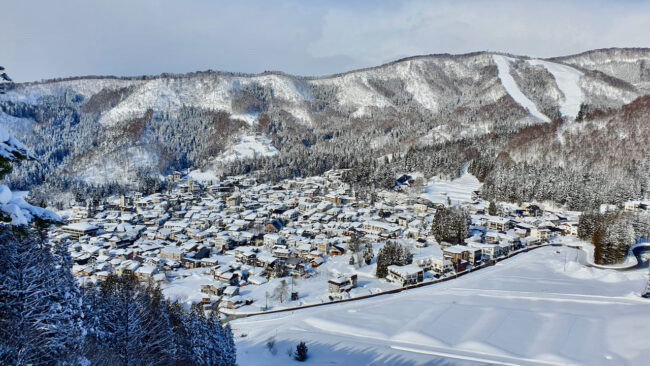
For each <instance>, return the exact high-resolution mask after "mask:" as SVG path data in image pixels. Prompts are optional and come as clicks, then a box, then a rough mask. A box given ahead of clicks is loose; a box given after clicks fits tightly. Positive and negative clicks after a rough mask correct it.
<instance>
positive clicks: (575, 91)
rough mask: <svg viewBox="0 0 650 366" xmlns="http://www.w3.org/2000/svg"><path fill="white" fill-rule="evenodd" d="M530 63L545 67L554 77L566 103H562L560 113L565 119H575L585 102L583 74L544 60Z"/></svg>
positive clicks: (571, 68)
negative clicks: (581, 80)
mask: <svg viewBox="0 0 650 366" xmlns="http://www.w3.org/2000/svg"><path fill="white" fill-rule="evenodd" d="M528 62H529V63H530V64H531V65H539V66H544V68H546V70H548V72H550V73H551V74H552V75H553V77H554V78H555V82H556V84H557V87H558V88H559V89H560V91H561V92H562V94H564V101H562V102H560V113H562V115H563V116H565V117H569V118H571V119H575V118H576V116H577V115H578V112H580V105H581V104H582V101H583V100H584V95H583V93H582V89H580V84H579V82H580V77H581V76H582V73H581V72H580V71H578V70H576V69H574V68H573V67H570V66H566V65H561V64H556V63H554V62H548V61H542V60H530V61H528Z"/></svg>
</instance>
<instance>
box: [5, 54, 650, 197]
mask: <svg viewBox="0 0 650 366" xmlns="http://www.w3.org/2000/svg"><path fill="white" fill-rule="evenodd" d="M649 62H650V50H647V49H622V50H621V49H615V50H596V51H592V52H590V53H586V54H581V55H576V56H567V57H562V58H556V59H549V60H533V59H530V58H528V57H525V56H512V55H501V54H491V53H486V52H480V53H472V54H465V55H431V56H418V57H412V58H407V59H403V60H399V61H395V62H393V63H390V64H386V65H382V66H378V67H375V68H371V69H364V70H357V71H352V72H349V73H344V74H338V75H332V76H326V77H318V78H309V77H297V76H291V75H286V74H282V73H272V72H268V73H264V74H261V75H245V74H232V73H223V72H213V71H207V72H197V73H192V74H185V75H168V74H163V75H160V76H155V77H140V78H115V77H80V78H72V79H62V80H51V81H44V82H39V83H26V84H15V85H14V86H13V88H11V89H10V90H9V91H8V92H7V94H6V95H3V96H2V97H0V125H2V126H3V127H5V128H6V129H8V130H9V131H10V132H12V133H13V134H14V135H15V136H17V137H18V138H19V139H21V140H22V141H23V142H25V144H26V145H27V146H28V147H30V148H31V149H32V150H33V151H34V153H35V154H36V155H37V156H39V157H41V158H40V159H39V160H37V161H32V162H27V163H25V164H23V165H22V166H20V167H19V168H16V169H15V170H14V172H12V174H11V175H10V176H9V177H8V178H7V180H8V181H9V183H10V184H11V185H12V186H13V187H14V188H17V189H22V188H25V187H35V188H32V192H33V193H32V195H33V197H34V199H38V200H41V199H44V200H53V199H55V200H56V197H57V196H56V195H53V194H52V192H69V191H74V192H77V193H78V194H77V195H78V196H88V195H89V194H90V193H92V194H94V195H97V196H101V195H104V194H107V193H111V192H118V191H120V190H122V189H125V188H124V187H127V186H131V187H136V186H137V185H138V182H139V181H142V180H144V179H151V178H156V179H157V177H159V175H160V174H167V173H169V172H170V171H171V170H173V169H185V168H191V169H207V170H213V171H215V172H216V174H217V175H220V174H227V173H244V172H250V171H256V172H257V173H258V174H259V175H260V176H261V177H262V178H265V179H268V180H276V179H280V178H286V177H292V176H299V175H301V176H305V175H312V174H318V173H321V172H323V171H325V170H327V169H331V168H354V170H353V172H352V173H351V174H350V176H349V177H348V179H349V180H350V181H351V182H353V183H357V185H358V186H359V187H362V188H366V190H367V189H368V188H372V187H373V186H390V185H391V184H392V181H393V175H394V174H396V173H400V172H404V171H415V170H419V171H422V172H424V173H425V174H426V175H427V176H430V175H442V176H448V177H451V176H454V175H456V174H458V172H459V169H460V167H461V166H463V165H465V164H469V169H470V171H471V172H473V173H474V174H476V175H477V176H478V177H479V178H480V179H481V180H482V181H484V182H485V185H484V192H483V194H484V196H485V197H486V198H490V199H502V200H509V201H519V200H531V199H537V200H553V201H557V202H559V203H562V204H567V205H568V206H569V207H571V208H587V207H591V206H594V205H597V204H599V203H601V202H612V203H616V202H620V201H622V200H625V199H628V198H636V197H639V196H641V195H643V194H644V193H645V192H646V186H647V185H648V166H650V163H649V161H650V158H649V155H648V148H647V146H648V143H647V142H648V134H649V133H650V132H649V131H648V130H649V129H648V128H647V123H648V104H649V102H648V99H647V98H648V97H645V96H644V95H645V94H646V92H647V90H648V88H647V86H648V85H649V84H648V83H649V82H650V72H648V64H649ZM259 134H263V135H266V136H268V137H269V138H270V141H271V144H272V146H273V147H274V148H275V149H277V151H278V153H277V154H263V153H260V154H256V155H257V156H253V158H245V159H244V158H240V159H223V158H222V156H223V155H222V153H223V152H224V151H225V150H227V149H231V150H232V148H233V146H236V144H237V143H238V141H240V139H241V138H242V137H246V136H253V135H259ZM273 151H275V150H273ZM363 190H364V189H361V191H362V193H363ZM46 193H47V194H46Z"/></svg>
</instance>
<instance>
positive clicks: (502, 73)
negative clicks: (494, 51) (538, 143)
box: [492, 55, 551, 122]
mask: <svg viewBox="0 0 650 366" xmlns="http://www.w3.org/2000/svg"><path fill="white" fill-rule="evenodd" d="M492 58H493V59H494V62H495V63H496V64H497V69H498V71H499V79H501V84H502V85H503V87H504V88H505V89H506V91H507V92H508V94H510V96H511V97H512V99H514V100H515V102H517V103H519V105H521V106H522V107H524V108H526V109H527V110H528V113H530V114H531V115H533V116H535V117H537V118H539V119H541V120H542V121H545V122H551V119H550V118H548V117H547V116H546V115H545V114H543V113H542V112H540V111H539V110H538V109H537V106H536V105H535V103H533V101H532V100H530V99H528V97H526V96H525V95H524V93H522V92H521V90H519V86H517V83H516V82H515V79H514V78H513V77H512V75H510V61H511V60H512V59H511V58H510V57H506V56H501V55H492Z"/></svg>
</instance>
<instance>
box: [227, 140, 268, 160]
mask: <svg viewBox="0 0 650 366" xmlns="http://www.w3.org/2000/svg"><path fill="white" fill-rule="evenodd" d="M277 153H278V149H276V148H275V147H274V146H273V144H272V142H271V140H270V139H269V138H268V137H266V136H264V135H260V134H246V135H243V136H241V137H239V138H238V139H237V142H236V143H235V144H233V145H232V146H230V147H229V148H228V149H227V150H226V151H224V152H223V154H221V156H220V157H219V159H220V160H223V161H229V160H235V159H246V158H249V159H250V158H255V157H261V156H273V155H275V154H277Z"/></svg>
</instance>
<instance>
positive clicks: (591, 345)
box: [231, 247, 650, 365]
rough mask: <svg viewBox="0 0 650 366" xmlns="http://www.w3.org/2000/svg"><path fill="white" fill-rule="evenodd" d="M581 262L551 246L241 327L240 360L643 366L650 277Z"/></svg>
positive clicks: (237, 328) (237, 326) (649, 328)
mask: <svg viewBox="0 0 650 366" xmlns="http://www.w3.org/2000/svg"><path fill="white" fill-rule="evenodd" d="M579 253H580V252H579V250H576V249H570V248H565V247H545V248H540V249H537V250H534V251H531V252H528V253H524V254H520V255H518V256H515V257H513V258H511V259H508V260H505V261H502V262H500V263H498V264H497V265H495V266H494V267H490V268H486V269H483V270H480V271H477V272H474V273H471V274H469V275H466V276H463V277H461V278H459V279H455V280H452V281H447V282H444V283H440V284H436V285H432V286H426V287H422V288H418V289H413V290H409V291H405V292H401V293H398V294H394V295H384V296H379V297H376V298H372V299H367V300H360V301H353V302H348V303H340V304H334V305H329V306H324V307H317V308H311V309H305V310H299V311H294V312H288V313H279V314H269V315H263V316H256V317H252V318H243V319H238V320H235V321H233V322H231V325H232V328H233V330H234V333H235V335H236V337H237V347H238V361H239V363H240V364H242V365H288V364H294V362H296V361H292V360H291V359H290V358H289V356H288V355H287V349H295V346H296V344H297V343H298V342H299V341H305V342H306V343H307V345H308V347H309V359H308V361H307V364H309V365H425V364H427V365H430V364H436V365H437V364H454V365H456V364H501V365H568V364H583V365H624V364H631V365H647V364H648V359H650V341H649V339H650V300H646V299H643V298H641V297H639V296H638V293H640V292H641V291H642V290H644V289H645V286H646V281H647V270H634V271H614V270H602V269H596V268H589V267H585V266H583V265H581V264H579V263H578V262H577V261H576V260H577V258H578V255H579ZM242 334H246V336H245V337H241V335H242ZM272 337H273V338H275V347H274V350H273V351H269V350H268V349H267V347H266V343H267V340H268V339H269V338H272ZM295 364H298V363H295Z"/></svg>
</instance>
